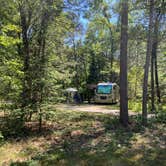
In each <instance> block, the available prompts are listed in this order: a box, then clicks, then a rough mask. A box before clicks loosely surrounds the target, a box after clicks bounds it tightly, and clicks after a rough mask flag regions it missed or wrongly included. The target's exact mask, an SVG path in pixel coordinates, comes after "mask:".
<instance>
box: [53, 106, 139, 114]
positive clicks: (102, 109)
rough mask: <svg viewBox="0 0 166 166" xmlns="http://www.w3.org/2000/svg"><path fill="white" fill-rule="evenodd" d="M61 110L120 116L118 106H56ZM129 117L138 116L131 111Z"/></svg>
mask: <svg viewBox="0 0 166 166" xmlns="http://www.w3.org/2000/svg"><path fill="white" fill-rule="evenodd" d="M56 107H57V108H58V109H60V110H64V111H66V110H72V111H80V112H91V113H104V114H111V115H119V106H118V105H117V104H110V105H104V104H81V105H72V104H58V105H57V106H56ZM129 115H136V113H135V112H133V111H131V110H129Z"/></svg>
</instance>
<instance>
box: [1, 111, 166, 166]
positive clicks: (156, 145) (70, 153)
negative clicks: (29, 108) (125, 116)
mask: <svg viewBox="0 0 166 166" xmlns="http://www.w3.org/2000/svg"><path fill="white" fill-rule="evenodd" d="M53 112H54V114H53V115H54V116H52V118H51V120H50V121H49V123H48V122H47V123H45V124H44V126H43V132H42V133H40V134H37V133H36V130H35V126H36V123H34V124H33V123H31V124H30V125H27V129H26V130H27V131H28V132H26V133H28V134H27V135H26V136H24V137H18V138H13V139H9V138H8V139H7V140H6V141H5V143H4V144H3V145H1V147H0V165H5V164H6V165H12V166H19V165H21V166H38V165H39V166H40V165H42V166H49V165H50V166H52V165H60V166H93V165H95V166H108V165H110V166H111V165H112V166H130V165H131V166H149V165H150V166H153V165H154V166H155V165H160V166H165V165H166V159H165V154H166V150H165V140H166V135H165V133H166V125H165V123H164V121H161V122H160V123H159V122H158V121H151V123H150V124H149V126H148V127H147V128H143V127H141V126H140V125H139V123H138V121H136V120H135V119H137V120H138V118H134V119H132V121H133V123H132V124H131V126H130V127H129V128H123V127H122V126H121V125H120V124H119V121H118V117H112V116H110V115H105V114H97V113H95V114H92V113H80V112H72V111H67V112H65V111H57V110H56V111H53ZM154 122H155V123H154ZM30 126H31V127H30Z"/></svg>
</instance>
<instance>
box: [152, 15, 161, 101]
mask: <svg viewBox="0 0 166 166" xmlns="http://www.w3.org/2000/svg"><path fill="white" fill-rule="evenodd" d="M160 18H161V17H160V14H159V15H158V16H157V17H156V20H155V25H154V41H153V48H152V57H153V59H154V67H155V68H154V69H155V84H156V95H157V100H158V102H159V103H160V102H161V97H160V87H159V79H158V66H157V48H158V30H159V21H160Z"/></svg>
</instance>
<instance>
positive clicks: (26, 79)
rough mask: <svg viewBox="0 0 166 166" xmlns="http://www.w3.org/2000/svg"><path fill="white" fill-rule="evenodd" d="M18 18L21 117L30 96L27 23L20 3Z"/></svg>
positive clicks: (23, 114)
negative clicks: (20, 60)
mask: <svg viewBox="0 0 166 166" xmlns="http://www.w3.org/2000/svg"><path fill="white" fill-rule="evenodd" d="M20 18H21V29H22V41H23V61H24V65H23V72H24V79H23V91H22V96H21V103H22V106H21V107H22V109H23V112H22V118H23V117H24V116H25V111H24V108H25V107H26V106H28V104H29V101H30V98H31V78H30V76H29V67H30V52H29V40H28V35H27V31H28V23H27V16H26V12H25V6H24V4H22V6H20Z"/></svg>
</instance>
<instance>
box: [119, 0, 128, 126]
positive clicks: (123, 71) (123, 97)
mask: <svg viewBox="0 0 166 166" xmlns="http://www.w3.org/2000/svg"><path fill="white" fill-rule="evenodd" d="M121 5H122V9H121V40H120V122H121V123H122V124H123V125H125V126H127V125H128V121H129V120H128V94H127V91H128V90H127V89H128V88H127V42H128V33H127V30H128V0H124V1H123V2H122V3H121Z"/></svg>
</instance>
